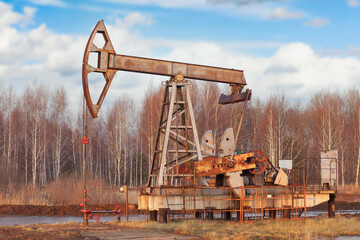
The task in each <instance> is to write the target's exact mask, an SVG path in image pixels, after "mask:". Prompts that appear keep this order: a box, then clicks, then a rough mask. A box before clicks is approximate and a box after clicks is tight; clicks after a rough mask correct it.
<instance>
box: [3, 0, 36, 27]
mask: <svg viewBox="0 0 360 240" xmlns="http://www.w3.org/2000/svg"><path fill="white" fill-rule="evenodd" d="M23 11H24V13H23V14H21V13H17V12H14V11H13V7H12V5H10V4H6V3H4V2H0V28H2V27H6V26H11V25H13V24H19V25H20V26H22V27H25V26H27V25H28V24H29V23H31V20H32V18H33V16H34V14H35V12H36V9H35V8H30V7H24V8H23Z"/></svg>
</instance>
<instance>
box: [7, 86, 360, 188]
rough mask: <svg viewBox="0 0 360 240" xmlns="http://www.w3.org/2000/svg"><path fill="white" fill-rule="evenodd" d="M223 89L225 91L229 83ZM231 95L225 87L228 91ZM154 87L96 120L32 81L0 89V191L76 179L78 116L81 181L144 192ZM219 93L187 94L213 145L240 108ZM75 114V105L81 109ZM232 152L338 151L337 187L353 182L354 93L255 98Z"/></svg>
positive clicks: (358, 111)
mask: <svg viewBox="0 0 360 240" xmlns="http://www.w3.org/2000/svg"><path fill="white" fill-rule="evenodd" d="M228 88H229V87H228ZM229 90H230V88H229ZM163 91H164V89H163V88H162V87H161V86H154V85H153V84H149V85H148V87H147V89H146V93H145V96H144V98H143V100H142V104H136V102H135V100H134V99H132V98H130V97H128V96H119V98H118V99H117V100H116V101H115V102H113V103H110V104H108V106H104V107H103V108H102V109H101V110H100V112H102V113H101V116H100V117H99V118H98V119H92V118H91V117H90V116H89V115H88V116H86V118H85V119H84V116H83V114H82V109H78V111H77V113H74V110H73V109H72V108H71V107H70V106H69V100H68V95H67V93H66V91H65V90H64V88H62V87H60V88H58V89H55V90H52V91H50V90H49V89H47V87H46V86H43V85H39V84H36V83H33V84H30V85H29V86H28V87H27V88H26V90H24V92H23V93H22V94H21V95H18V96H17V95H16V94H15V91H14V90H13V88H12V87H6V88H5V86H4V84H0V109H1V111H0V133H1V135H0V171H1V173H2V174H1V177H0V179H1V187H2V188H4V187H5V188H6V187H7V186H9V184H10V185H12V186H19V185H21V186H27V185H33V186H35V185H36V186H40V187H41V186H45V185H47V184H49V183H52V182H56V181H58V180H61V179H64V178H66V179H69V178H70V179H72V181H74V182H77V181H79V180H80V179H81V176H82V144H81V139H82V138H83V137H84V136H83V120H85V121H84V122H86V125H87V137H88V138H89V144H88V147H87V155H86V164H87V166H86V167H87V170H88V171H87V177H88V178H89V179H93V180H94V179H101V180H102V181H104V182H105V183H107V184H108V185H109V186H118V185H122V184H127V185H130V186H134V187H137V186H144V185H145V184H146V182H147V179H148V174H149V163H150V162H151V156H152V155H153V151H154V144H155V141H156V136H157V129H158V126H159V116H160V111H161V104H162V101H163ZM221 92H223V88H222V87H221V86H219V85H218V84H215V83H209V82H204V83H200V84H199V83H194V82H193V83H192V85H191V96H192V102H193V106H194V111H195V117H196V125H197V129H198V132H199V137H201V136H202V134H203V133H204V131H206V130H212V131H213V132H214V137H215V142H217V143H218V142H219V139H220V138H221V135H222V133H223V132H224V130H225V129H226V128H228V127H233V128H234V129H236V128H237V126H238V124H239V119H240V116H241V109H242V106H243V103H237V104H229V105H224V106H221V105H218V98H219V96H220V93H221ZM79 107H80V108H81V106H79ZM246 108H247V109H246V112H245V117H244V120H243V123H242V127H241V132H240V138H239V139H238V141H237V150H238V151H240V152H248V151H251V150H254V149H259V150H262V151H264V152H265V153H266V154H267V156H268V157H269V159H270V160H271V161H272V162H273V164H275V165H276V166H277V165H278V161H279V159H292V160H293V161H294V163H293V164H294V166H295V167H306V166H305V165H306V164H307V162H308V161H307V160H308V159H311V161H319V158H320V151H321V150H332V149H337V150H338V151H339V158H338V172H339V184H340V185H341V186H344V185H348V184H351V185H356V186H358V184H359V168H360V93H359V90H358V89H355V88H351V89H348V90H346V91H344V92H338V91H329V90H323V91H320V92H317V93H316V94H315V95H313V96H311V99H310V100H309V101H308V102H307V103H305V104H304V103H299V102H290V101H289V100H288V99H287V97H286V94H285V93H279V92H276V93H272V94H270V93H269V96H268V97H267V98H266V99H265V100H260V99H259V98H258V97H257V96H256V95H253V98H252V99H251V101H249V102H248V104H247V105H246Z"/></svg>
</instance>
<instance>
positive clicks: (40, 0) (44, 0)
mask: <svg viewBox="0 0 360 240" xmlns="http://www.w3.org/2000/svg"><path fill="white" fill-rule="evenodd" d="M29 2H31V3H33V4H37V5H43V6H55V7H65V6H66V4H65V3H64V2H63V1H61V0H29Z"/></svg>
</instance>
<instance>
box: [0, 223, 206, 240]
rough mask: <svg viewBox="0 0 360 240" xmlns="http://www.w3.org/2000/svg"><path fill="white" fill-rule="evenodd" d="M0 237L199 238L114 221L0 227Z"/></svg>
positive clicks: (112, 239)
mask: <svg viewBox="0 0 360 240" xmlns="http://www.w3.org/2000/svg"><path fill="white" fill-rule="evenodd" d="M0 239H1V240H2V239H14V240H15V239H34V240H35V239H36V240H37V239H39V240H40V239H49V240H55V239H67V240H76V239H81V240H82V239H86V240H97V239H104V240H115V239H121V240H123V239H152V240H157V239H159V240H172V239H181V240H183V239H201V238H195V237H192V236H187V235H181V234H175V233H169V232H165V231H161V230H151V229H138V228H128V227H126V228H125V227H123V226H119V225H118V224H116V223H90V224H89V227H88V228H83V227H82V225H81V224H79V223H67V224H53V225H49V224H38V225H28V226H12V227H0Z"/></svg>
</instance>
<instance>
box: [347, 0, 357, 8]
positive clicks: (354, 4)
mask: <svg viewBox="0 0 360 240" xmlns="http://www.w3.org/2000/svg"><path fill="white" fill-rule="evenodd" d="M347 5H348V6H349V7H358V6H359V5H360V4H359V0H347Z"/></svg>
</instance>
